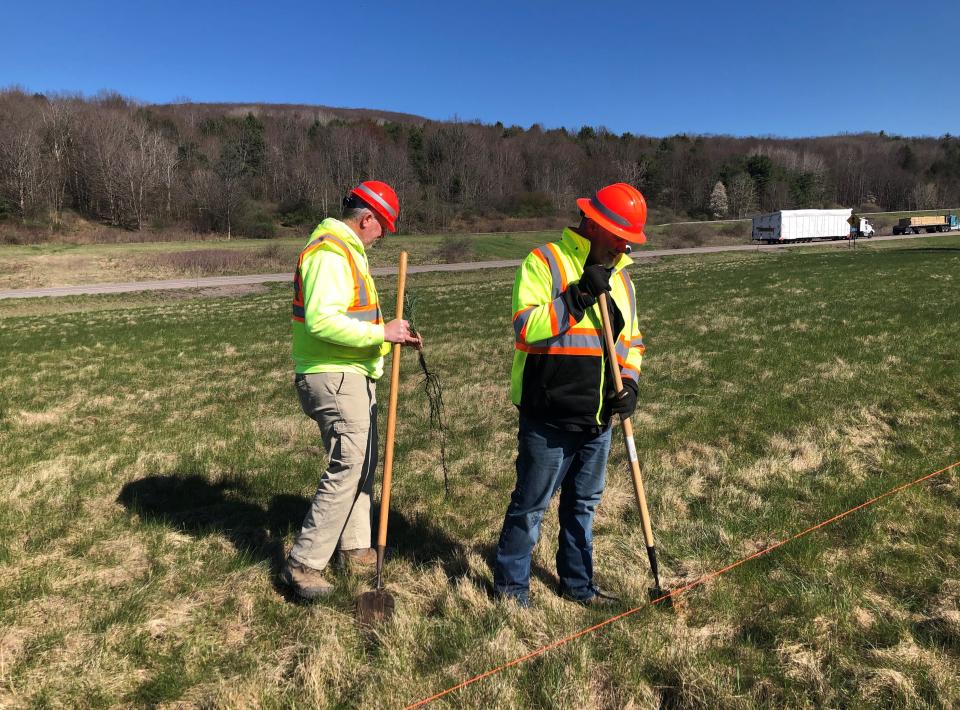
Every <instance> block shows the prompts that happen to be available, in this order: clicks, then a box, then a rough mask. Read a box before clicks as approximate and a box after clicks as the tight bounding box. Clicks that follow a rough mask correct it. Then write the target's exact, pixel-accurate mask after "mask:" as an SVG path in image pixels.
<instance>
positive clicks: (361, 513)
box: [290, 372, 377, 570]
mask: <svg viewBox="0 0 960 710" xmlns="http://www.w3.org/2000/svg"><path fill="white" fill-rule="evenodd" d="M294 382H295V384H296V388H297V394H298V395H299V396H300V406H301V407H302V408H303V411H304V413H305V414H306V415H307V416H308V417H310V418H311V419H313V420H314V421H315V422H317V424H318V425H319V427H320V436H321V438H322V439H323V446H324V448H325V449H326V450H327V455H328V457H329V464H328V466H327V470H326V472H325V473H324V474H323V477H322V478H321V479H320V486H319V487H318V488H317V492H316V495H314V497H313V502H312V504H311V505H310V510H309V511H308V512H307V517H306V518H304V520H303V528H302V529H301V530H300V534H299V535H297V539H296V540H295V541H294V543H293V549H292V550H291V551H290V556H291V557H292V558H293V559H294V560H296V561H297V562H299V563H300V564H304V565H306V566H307V567H312V568H313V569H317V570H322V569H323V568H325V567H326V566H327V563H328V562H329V561H330V558H331V557H332V556H333V553H334V551H336V549H337V548H338V547H339V548H340V549H341V550H355V549H358V548H365V547H370V542H371V536H370V522H371V516H370V498H371V494H372V493H373V480H374V477H375V474H376V469H377V396H376V382H374V381H373V380H370V379H368V378H366V377H364V376H363V375H360V374H357V373H353V372H321V373H316V374H312V375H297V376H296V378H295V380H294Z"/></svg>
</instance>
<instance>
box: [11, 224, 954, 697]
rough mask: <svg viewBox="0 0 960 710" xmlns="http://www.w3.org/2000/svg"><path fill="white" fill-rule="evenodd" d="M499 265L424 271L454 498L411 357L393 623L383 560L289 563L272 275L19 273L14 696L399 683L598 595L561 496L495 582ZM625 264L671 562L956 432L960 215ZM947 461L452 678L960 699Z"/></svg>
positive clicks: (626, 592)
mask: <svg viewBox="0 0 960 710" xmlns="http://www.w3.org/2000/svg"><path fill="white" fill-rule="evenodd" d="M384 260H389V259H388V258H387V256H386V255H384ZM512 276H513V275H512V273H511V272H510V271H509V270H502V271H493V272H490V271H485V272H470V273H464V274H456V275H450V274H424V275H415V276H412V277H411V278H410V280H409V288H410V290H411V292H412V293H413V294H414V295H415V297H416V299H417V301H416V312H415V317H416V320H417V323H418V325H419V327H420V328H421V329H422V331H423V332H424V333H425V336H426V338H427V356H428V358H429V359H430V361H431V364H432V365H433V366H434V367H435V368H436V369H437V370H438V371H440V373H441V374H442V375H443V378H444V380H445V382H446V394H445V401H446V404H447V420H448V426H449V429H450V433H449V441H448V446H447V454H448V458H449V461H450V462H451V469H452V476H451V488H452V495H451V496H450V497H449V498H445V497H444V494H443V481H442V475H441V472H440V468H439V461H438V459H439V443H438V440H437V438H436V436H435V434H434V433H433V432H431V431H430V430H429V428H428V425H427V422H426V420H427V417H426V410H427V405H426V402H425V398H424V396H423V393H422V390H421V389H420V387H419V382H420V378H419V377H418V376H417V373H416V371H415V361H414V359H413V358H412V356H410V355H409V354H408V355H405V356H404V361H403V368H404V375H403V382H402V389H401V400H400V422H399V428H398V433H397V441H398V450H397V458H396V468H395V472H394V476H395V477H394V502H395V505H394V510H393V511H392V514H391V520H390V533H391V545H392V546H394V547H395V554H394V556H393V558H392V559H391V560H389V561H388V564H387V570H386V582H387V585H388V587H389V589H390V590H391V591H393V593H394V594H395V596H396V598H397V601H398V613H397V615H396V617H395V619H394V621H393V622H391V623H390V624H388V625H386V626H384V627H382V628H380V629H379V630H378V631H377V632H375V633H367V632H364V631H362V630H361V629H360V628H358V627H357V625H356V624H355V622H354V620H353V600H354V597H355V595H356V594H357V593H358V592H360V591H361V590H363V589H364V588H365V585H366V580H364V579H362V578H358V577H355V576H349V575H347V574H346V573H343V572H338V573H337V574H336V578H337V581H338V584H339V588H338V591H337V593H336V594H335V595H334V596H333V597H332V598H331V599H329V600H327V601H323V602H321V603H318V604H315V605H301V604H297V603H294V602H293V601H292V600H291V599H290V597H289V596H288V595H287V593H286V590H285V589H283V588H282V586H280V585H278V583H277V581H276V572H277V569H278V565H279V562H280V560H281V559H282V556H283V552H284V549H285V547H286V546H288V545H289V543H290V541H291V538H292V535H293V533H294V532H295V531H296V529H297V528H298V527H299V524H300V521H301V519H302V516H303V514H304V512H305V510H306V507H307V504H308V500H309V497H310V496H311V495H312V493H313V490H314V488H315V486H316V482H317V478H318V475H319V473H320V471H321V470H322V467H323V458H322V451H321V450H320V449H318V446H319V445H320V444H319V440H318V436H317V432H316V431H315V429H314V427H313V425H312V423H311V422H309V421H308V420H307V419H306V417H304V416H303V415H302V414H301V413H300V412H299V409H298V405H297V403H296V398H295V395H294V391H293V387H292V376H291V369H290V362H289V357H288V353H289V344H288V328H289V326H288V321H289V315H288V313H289V293H288V289H287V288H286V287H285V286H279V285H278V286H274V287H269V288H268V287H264V288H262V289H260V290H258V291H257V292H254V293H250V294H249V295H246V296H242V297H233V298H203V297H200V295H199V294H197V293H195V292H189V291H186V292H178V293H157V294H134V295H122V296H121V295H117V296H106V297H83V298H72V299H59V300H50V299H45V300H30V301H8V302H3V301H0V354H2V357H0V481H2V486H0V707H4V706H12V707H20V706H24V707H81V706H82V707H104V706H112V705H133V706H163V707H173V706H177V707H241V706H246V707H249V706H255V705H260V706H265V707H311V706H339V707H354V706H370V707H396V706H401V705H403V704H405V703H409V702H413V701H416V700H418V699H420V698H422V697H425V696H428V695H431V694H433V693H434V692H437V691H439V690H442V689H444V688H446V687H448V686H449V685H452V684H454V683H456V682H458V681H460V680H462V679H465V678H468V677H471V676H473V675H475V674H477V673H480V672H483V671H485V670H487V669H489V668H491V667H493V666H496V665H498V664H501V663H503V662H506V661H509V660H511V659H513V658H515V657H517V656H519V655H522V654H524V653H526V652H528V651H530V650H532V649H534V648H537V647H539V646H540V645H542V644H544V643H547V642H550V641H551V640H553V639H556V638H559V637H562V636H564V635H567V634H569V633H572V632H575V631H577V630H579V629H581V628H584V627H586V626H589V625H591V624H593V623H596V622H597V621H599V620H601V619H603V618H604V615H603V614H600V613H597V612H595V611H592V610H589V609H583V608H581V607H578V606H576V605H573V604H571V603H569V602H566V601H564V600H562V599H560V598H559V597H558V596H557V595H556V593H555V590H554V586H555V584H556V579H555V575H554V571H553V562H552V559H553V554H554V551H555V547H556V543H555V540H556V534H557V523H556V513H555V510H553V511H551V512H550V513H548V515H547V518H546V521H545V523H544V534H543V537H542V539H541V543H540V545H539V546H538V549H537V551H536V554H535V559H534V562H535V571H534V580H533V589H532V592H533V598H534V602H535V607H534V608H533V609H531V610H519V609H516V608H515V607H513V606H512V605H510V604H505V603H503V602H498V601H495V600H493V599H492V598H491V596H490V586H491V571H490V567H489V564H490V560H491V556H492V553H493V550H494V546H495V544H496V538H497V534H498V532H499V527H500V524H501V521H502V516H503V512H504V510H505V509H506V505H507V501H508V498H509V494H510V491H511V488H512V485H513V480H514V472H513V461H514V454H515V445H516V439H515V434H516V414H515V412H514V410H513V409H512V407H511V406H510V404H509V401H508V396H507V385H508V377H509V370H510V359H511V354H512V328H511V325H510V322H509V316H510V286H511V283H512ZM633 276H634V281H635V283H636V285H637V292H638V295H639V300H640V303H639V314H640V321H641V327H642V329H643V330H644V333H645V341H646V344H647V359H646V361H645V366H644V376H643V378H642V388H641V398H640V401H641V405H640V407H639V410H638V413H637V415H636V417H635V424H636V428H637V443H638V448H639V451H640V457H641V462H642V464H643V467H644V471H645V475H646V481H647V487H648V494H649V496H650V500H651V506H652V515H653V520H654V527H655V531H656V533H657V535H658V538H659V548H660V553H661V564H662V565H663V567H664V568H665V582H666V583H668V584H669V585H670V586H674V587H676V586H679V585H681V584H683V583H684V582H685V581H690V580H693V579H695V578H697V577H699V576H700V575H702V574H703V573H705V572H708V571H710V570H713V569H716V568H719V567H721V566H723V565H725V564H727V563H729V562H731V561H733V560H734V559H737V558H739V557H741V556H743V555H745V554H748V553H750V552H752V551H755V550H758V549H761V548H763V547H765V546H766V545H768V544H770V543H772V542H774V541H776V540H779V539H781V538H783V537H784V536H786V535H788V534H791V533H793V532H796V531H799V530H802V529H804V528H806V527H807V526H809V525H811V524H813V523H815V522H818V521H820V520H822V519H825V518H827V517H829V516H831V515H834V514H836V513H838V512H841V511H843V510H845V509H847V508H849V507H851V506H852V505H854V504H857V503H859V502H860V501H862V500H865V499H867V498H869V497H871V496H873V495H876V494H877V493H879V492H881V491H884V490H886V489H888V488H890V487H892V486H893V485H895V484H897V483H899V482H902V481H906V480H911V479H913V478H915V477H918V476H920V475H921V474H923V473H926V472H929V471H932V470H935V469H937V468H940V467H942V466H945V465H947V464H950V463H953V462H954V461H955V460H957V459H960V402H958V396H957V393H958V392H960V363H958V355H957V332H958V329H960V309H958V302H960V293H958V286H960V284H958V279H960V238H957V237H944V238H941V239H937V240H936V241H935V242H934V241H931V240H921V241H914V242H902V243H900V242H885V243H873V244H864V245H862V246H859V247H858V248H857V249H856V250H837V249H823V250H821V249H817V248H811V249H809V250H789V251H783V252H779V251H778V252H764V253H754V252H743V253H735V254H718V255H711V256H706V257H697V258H695V257H672V258H667V259H660V260H654V261H649V262H644V263H643V264H642V265H638V266H636V267H634V270H633ZM379 286H380V290H381V293H382V297H383V300H384V302H385V303H387V304H390V303H392V299H393V296H392V294H391V290H392V288H393V287H394V284H393V282H392V280H391V279H380V280H379ZM379 395H380V398H381V401H382V402H385V401H386V398H387V387H386V385H385V383H384V384H382V385H381V387H380V391H379ZM383 422H384V420H383V418H382V419H381V426H383ZM622 449H623V447H622V442H621V439H620V435H619V433H617V434H615V438H614V453H613V455H612V458H611V465H610V469H609V475H608V487H607V491H606V492H605V494H604V498H603V502H602V504H601V507H600V510H599V513H598V518H597V523H596V530H595V546H596V557H597V570H598V573H597V574H598V581H599V582H600V583H601V584H603V585H604V586H606V587H609V588H611V589H613V590H615V591H618V592H619V593H621V594H622V595H623V596H624V598H625V607H624V608H629V607H630V606H633V605H634V603H639V602H641V601H642V600H644V599H645V598H646V588H647V586H648V584H649V578H648V571H647V569H646V561H645V555H644V553H643V543H642V535H641V532H640V525H639V519H638V516H637V514H636V512H635V510H634V505H633V494H632V490H631V486H630V482H629V476H628V474H627V473H626V465H625V458H624V455H623V452H622ZM957 475H958V474H957V473H952V474H947V475H944V476H943V477H942V478H939V479H934V480H932V481H930V482H928V483H926V484H923V485H922V486H917V487H915V488H911V489H909V490H907V491H904V492H903V493H901V494H899V495H898V496H896V497H894V498H891V499H887V500H886V501H884V502H882V503H880V504H878V505H877V506H874V507H871V508H869V509H866V510H863V511H861V512H858V513H856V514H854V515H853V516H851V517H849V518H847V519H845V520H844V521H842V522H840V523H838V524H836V525H834V526H832V527H829V528H826V529H823V530H821V531H819V532H816V533H814V534H812V535H810V536H808V537H805V538H803V539H802V540H799V541H797V542H795V543H791V544H790V545H789V546H786V547H784V548H781V549H780V550H778V551H776V552H774V553H771V554H770V555H768V556H766V557H763V558H761V559H759V560H756V561H754V562H751V563H749V564H747V565H744V566H742V567H739V568H737V569H736V570H734V571H732V572H730V573H729V574H726V575H724V576H722V577H720V578H718V579H716V580H714V581H712V582H710V583H709V584H707V585H706V586H704V587H700V588H698V589H697V590H695V591H694V592H691V594H690V595H689V596H688V597H687V598H686V601H685V604H684V605H683V607H682V608H681V609H680V610H678V612H677V613H676V614H666V613H663V612H660V611H656V610H644V611H641V612H639V613H637V614H635V615H633V616H631V617H629V618H628V619H624V620H622V621H621V622H618V623H616V624H613V625H611V626H609V627H606V628H605V629H604V630H602V631H600V632H599V633H595V634H591V635H589V636H586V637H583V638H581V639H579V640H577V641H574V642H573V643H570V644H568V645H565V646H563V647H561V648H559V649H556V650H553V651H551V652H548V653H547V654H545V655H543V656H540V657H539V658H537V659H535V660H533V661H530V662H528V663H525V664H523V665H520V666H518V667H515V668H512V669H509V670H507V671H505V672H503V673H500V674H498V675H496V676H494V677H492V678H488V679H487V680H485V681H482V682H480V683H477V684H474V685H472V686H470V687H469V688H467V689H465V690H463V691H461V692H460V693H457V694H454V695H451V696H448V697H447V698H446V699H445V700H443V701H440V702H438V703H437V704H438V705H440V706H449V707H464V706H466V707H517V708H534V707H544V706H547V707H560V708H581V707H603V708H607V707H609V708H619V707H627V706H633V707H649V706H658V705H659V706H661V707H702V708H707V707H709V708H715V707H741V708H749V707H757V706H764V707H824V706H830V707H868V706H869V707H876V706H881V707H890V706H897V707H956V706H958V705H960V572H958V563H960V517H958V515H957V506H958V505H960V489H958V486H957V483H958V481H957Z"/></svg>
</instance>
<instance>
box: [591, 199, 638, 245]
mask: <svg viewBox="0 0 960 710" xmlns="http://www.w3.org/2000/svg"><path fill="white" fill-rule="evenodd" d="M577 207H579V208H580V211H581V212H583V213H584V214H585V215H586V216H587V217H589V218H590V219H591V220H592V221H594V222H596V223H597V224H599V225H600V226H601V227H603V228H604V229H605V230H607V231H608V232H610V233H611V234H614V235H616V236H618V237H620V238H621V239H625V240H627V241H628V242H630V243H631V244H644V243H646V241H647V235H646V234H644V233H643V228H641V229H640V231H639V232H631V231H630V230H628V229H626V228H624V227H622V226H620V225H619V224H617V223H616V222H614V221H613V220H611V219H610V218H609V217H607V216H606V215H605V214H603V213H602V212H600V211H599V210H598V209H597V208H596V207H594V206H593V203H592V202H591V200H590V198H588V197H581V198H579V199H578V200H577Z"/></svg>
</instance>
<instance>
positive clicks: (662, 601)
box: [647, 587, 673, 609]
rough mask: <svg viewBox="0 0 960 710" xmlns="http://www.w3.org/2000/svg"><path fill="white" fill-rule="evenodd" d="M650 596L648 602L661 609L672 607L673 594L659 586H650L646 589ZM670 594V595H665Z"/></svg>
mask: <svg viewBox="0 0 960 710" xmlns="http://www.w3.org/2000/svg"><path fill="white" fill-rule="evenodd" d="M647 594H648V595H649V597H650V603H651V604H653V605H654V606H656V607H659V608H661V609H673V595H670V592H668V591H667V590H666V589H661V588H660V587H650V588H649V589H648V590H647ZM667 595H670V596H667Z"/></svg>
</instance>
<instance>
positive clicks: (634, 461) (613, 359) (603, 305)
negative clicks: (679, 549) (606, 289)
mask: <svg viewBox="0 0 960 710" xmlns="http://www.w3.org/2000/svg"><path fill="white" fill-rule="evenodd" d="M599 302H600V318H601V319H602V321H603V338H604V342H605V343H606V345H607V360H608V361H609V363H610V372H611V373H612V374H613V383H614V385H615V386H616V388H617V392H618V393H619V392H622V391H623V378H622V377H621V376H620V365H619V364H618V363H617V346H616V343H614V340H613V328H612V327H611V326H610V311H609V310H607V294H605V293H601V294H600V298H599ZM620 423H621V424H622V425H623V440H624V443H625V444H626V445H627V458H628V459H629V460H630V472H631V473H632V474H633V492H634V493H635V494H636V497H637V507H638V508H639V509H640V522H641V523H642V524H643V539H644V541H645V542H646V544H647V559H649V560H650V571H651V572H653V582H654V584H655V585H656V586H654V587H652V588H651V589H649V590H648V594H649V595H650V601H656V602H658V603H659V604H661V605H662V606H665V607H670V608H672V607H673V597H671V596H668V595H669V592H667V591H665V590H664V589H663V587H661V586H660V572H659V569H658V566H657V548H656V545H655V544H654V541H653V528H652V527H651V525H650V510H649V509H648V508H647V493H646V491H645V490H644V488H643V478H642V477H641V476H640V460H639V459H638V458H637V445H636V443H635V442H634V440H633V423H632V422H631V421H630V417H625V416H623V415H621V416H620Z"/></svg>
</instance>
